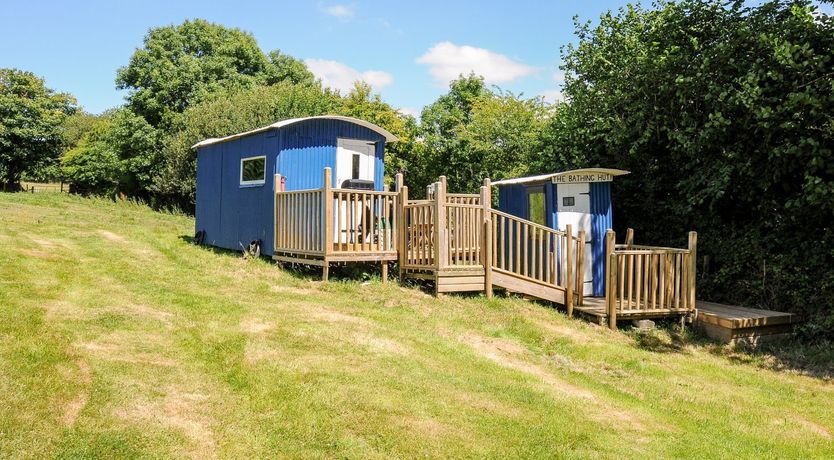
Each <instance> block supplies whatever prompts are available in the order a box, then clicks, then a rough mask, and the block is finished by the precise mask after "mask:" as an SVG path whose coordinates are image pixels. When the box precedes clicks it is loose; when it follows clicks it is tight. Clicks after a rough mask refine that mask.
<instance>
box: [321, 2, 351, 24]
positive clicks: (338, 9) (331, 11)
mask: <svg viewBox="0 0 834 460" xmlns="http://www.w3.org/2000/svg"><path fill="white" fill-rule="evenodd" d="M319 10H321V12H322V13H324V14H326V15H328V16H333V17H335V18H338V19H341V20H343V21H347V20H348V19H351V18H353V14H354V11H353V7H352V6H349V5H330V6H320V7H319Z"/></svg>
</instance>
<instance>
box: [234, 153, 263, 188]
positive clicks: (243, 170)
mask: <svg viewBox="0 0 834 460" xmlns="http://www.w3.org/2000/svg"><path fill="white" fill-rule="evenodd" d="M265 181H266V157H265V156H260V157H249V158H243V159H241V160H240V185H263V184H264V182H265Z"/></svg>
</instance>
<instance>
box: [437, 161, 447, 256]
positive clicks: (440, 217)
mask: <svg viewBox="0 0 834 460" xmlns="http://www.w3.org/2000/svg"><path fill="white" fill-rule="evenodd" d="M441 179H442V181H441V182H437V184H436V187H435V192H434V199H435V203H434V204H435V209H434V257H435V259H434V265H435V267H436V269H437V271H440V270H442V269H443V267H445V266H446V255H447V254H446V250H447V247H446V246H447V242H446V188H445V187H444V184H445V182H446V180H445V179H446V178H445V177H444V176H441Z"/></svg>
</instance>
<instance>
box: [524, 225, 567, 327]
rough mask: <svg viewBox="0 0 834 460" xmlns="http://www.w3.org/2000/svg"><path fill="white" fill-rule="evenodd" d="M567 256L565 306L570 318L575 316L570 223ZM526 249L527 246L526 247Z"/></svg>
mask: <svg viewBox="0 0 834 460" xmlns="http://www.w3.org/2000/svg"><path fill="white" fill-rule="evenodd" d="M565 233H566V239H565V257H566V258H567V261H566V264H567V269H566V270H565V275H566V276H565V288H566V289H567V291H566V293H565V307H566V308H567V310H568V318H572V317H573V279H574V273H573V271H574V266H573V226H572V225H571V224H568V225H566V226H565ZM525 250H526V248H525Z"/></svg>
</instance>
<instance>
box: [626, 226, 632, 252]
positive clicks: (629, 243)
mask: <svg viewBox="0 0 834 460" xmlns="http://www.w3.org/2000/svg"><path fill="white" fill-rule="evenodd" d="M625 244H626V248H627V249H631V247H632V246H634V229H633V228H629V229H627V230H626V240H625Z"/></svg>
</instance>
